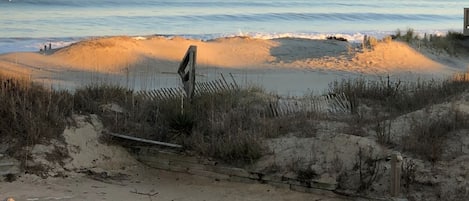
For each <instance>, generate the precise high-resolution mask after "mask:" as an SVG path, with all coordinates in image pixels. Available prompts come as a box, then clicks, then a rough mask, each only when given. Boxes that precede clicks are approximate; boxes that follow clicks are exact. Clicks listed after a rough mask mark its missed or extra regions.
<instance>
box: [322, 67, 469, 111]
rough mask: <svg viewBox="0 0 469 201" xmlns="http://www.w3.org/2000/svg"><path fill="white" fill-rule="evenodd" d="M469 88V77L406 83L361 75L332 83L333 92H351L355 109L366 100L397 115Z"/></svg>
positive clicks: (350, 99)
mask: <svg viewBox="0 0 469 201" xmlns="http://www.w3.org/2000/svg"><path fill="white" fill-rule="evenodd" d="M461 76H462V75H461ZM461 76H459V77H461ZM456 77H458V76H455V78H456ZM468 89H469V81H468V80H465V79H446V80H435V79H432V80H418V81H416V82H404V81H401V80H392V79H391V78H390V77H389V76H388V77H386V78H381V79H379V80H365V79H364V78H357V79H348V80H342V81H335V82H333V83H331V84H330V86H329V90H330V92H331V93H344V94H346V95H347V97H348V98H349V101H350V102H351V105H352V111H353V112H357V110H356V108H357V107H358V105H359V104H360V102H362V103H373V104H378V105H380V106H381V107H382V108H385V109H386V110H387V111H388V112H392V113H394V114H402V113H406V112H410V111H414V110H417V109H421V108H423V107H425V106H428V105H430V104H436V103H441V102H443V101H445V100H448V99H449V98H450V97H451V96H453V95H456V94H459V93H461V92H464V91H466V90H468Z"/></svg>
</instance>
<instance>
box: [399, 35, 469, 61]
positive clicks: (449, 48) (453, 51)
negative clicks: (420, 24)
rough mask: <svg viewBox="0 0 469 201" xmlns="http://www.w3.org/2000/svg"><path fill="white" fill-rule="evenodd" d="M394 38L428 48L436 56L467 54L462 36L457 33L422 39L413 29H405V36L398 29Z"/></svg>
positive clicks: (427, 36)
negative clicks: (442, 54)
mask: <svg viewBox="0 0 469 201" xmlns="http://www.w3.org/2000/svg"><path fill="white" fill-rule="evenodd" d="M394 38H395V39H396V40H401V41H405V42H407V43H409V44H411V45H418V46H419V47H420V46H424V47H427V48H430V49H432V50H434V51H435V52H436V53H438V54H441V53H443V52H446V53H448V54H449V55H451V56H459V55H458V53H462V54H465V53H467V50H466V49H467V47H466V48H464V46H463V45H462V43H463V41H464V35H463V34H462V33H459V32H454V31H448V33H447V34H446V35H444V36H439V35H432V34H425V35H424V36H423V37H419V36H418V34H416V33H415V31H414V30H413V29H407V31H406V32H405V34H404V33H402V31H401V30H399V29H398V30H397V31H396V34H395V35H394Z"/></svg>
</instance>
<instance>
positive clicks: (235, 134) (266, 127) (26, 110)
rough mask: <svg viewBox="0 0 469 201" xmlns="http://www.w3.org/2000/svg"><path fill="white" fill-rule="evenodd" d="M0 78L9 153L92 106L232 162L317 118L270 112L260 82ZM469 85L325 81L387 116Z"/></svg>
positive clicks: (113, 121)
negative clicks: (60, 83) (165, 92)
mask: <svg viewBox="0 0 469 201" xmlns="http://www.w3.org/2000/svg"><path fill="white" fill-rule="evenodd" d="M0 81H1V83H2V85H1V86H0V101H1V106H0V113H1V114H2V115H1V116H0V118H2V119H1V121H0V135H1V137H2V138H3V139H7V140H6V141H5V142H6V143H8V144H9V147H10V148H9V149H8V152H9V154H11V155H16V156H17V157H19V155H18V154H22V153H20V152H17V151H16V150H21V147H27V146H32V145H34V144H36V143H41V142H47V141H49V140H50V139H60V138H61V133H62V132H63V130H64V128H65V127H66V126H68V125H69V124H70V123H72V122H73V121H72V119H73V118H71V117H72V115H73V114H84V115H87V114H96V115H98V116H99V117H100V119H101V120H102V122H103V124H104V127H105V129H106V130H108V131H111V132H115V133H121V134H126V135H132V136H136V137H141V138H146V139H152V140H159V141H164V142H172V143H178V144H182V145H184V147H185V149H186V150H188V151H191V152H195V153H197V154H199V155H203V156H208V157H213V158H216V159H218V160H220V161H224V162H227V163H231V164H239V165H241V164H247V163H252V162H254V161H256V159H258V158H259V157H261V156H262V154H263V153H264V151H265V150H264V145H263V143H262V141H263V140H264V139H266V138H272V137H278V136H282V135H286V134H291V133H303V134H301V135H304V136H313V135H314V133H315V132H316V130H315V126H314V125H315V123H314V121H317V120H324V119H317V118H319V117H318V116H315V115H311V114H306V113H301V112H299V113H293V114H291V115H285V116H280V117H275V116H272V115H269V114H268V112H267V111H266V106H268V105H269V104H270V103H271V102H269V101H271V100H272V97H273V96H272V95H271V94H269V93H266V92H264V91H263V90H262V89H259V88H242V89H239V90H226V91H219V92H209V93H208V92H207V93H200V94H197V95H196V96H195V97H194V101H193V102H192V103H189V102H187V101H185V100H184V99H181V98H170V99H165V100H159V101H155V100H151V99H145V98H143V97H141V96H138V95H136V93H134V92H133V91H131V90H128V89H126V88H123V87H118V86H112V85H100V86H87V87H83V88H79V89H77V90H76V91H75V92H74V93H70V92H68V91H55V90H51V89H46V88H44V87H43V86H40V85H36V84H34V83H32V82H31V81H30V80H26V79H14V78H10V77H6V76H0ZM468 89H469V76H467V74H459V75H457V76H455V77H454V78H453V79H448V80H419V81H416V82H403V81H399V80H392V79H391V78H389V77H387V78H383V79H381V80H365V79H355V80H342V81H336V82H333V83H331V85H330V93H336V94H340V93H344V94H345V95H346V96H347V97H348V99H349V101H350V103H351V106H352V108H351V109H352V113H357V112H358V108H359V106H360V105H363V104H366V105H370V106H372V107H378V108H381V109H383V110H384V111H385V112H387V113H389V114H392V116H398V115H400V114H404V113H407V112H411V111H415V110H418V109H421V108H424V107H426V106H429V105H432V104H436V103H441V102H444V101H447V100H450V99H451V97H453V96H456V95H457V94H460V93H462V92H464V91H467V90H468ZM352 115H353V114H352ZM360 122H362V123H363V121H360ZM365 123H366V122H365ZM357 125H358V124H357ZM360 125H362V124H360ZM436 125H437V126H438V125H439V124H436ZM383 132H384V131H383ZM407 150H412V149H411V148H408V149H407Z"/></svg>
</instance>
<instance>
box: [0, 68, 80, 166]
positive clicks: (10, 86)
mask: <svg viewBox="0 0 469 201" xmlns="http://www.w3.org/2000/svg"><path fill="white" fill-rule="evenodd" d="M0 83H1V85H0V114H1V115H0V136H1V138H2V139H4V142H7V143H8V144H9V150H8V151H7V152H8V153H9V154H10V155H12V156H14V157H17V158H21V157H23V156H22V155H21V154H23V153H22V152H21V151H19V150H22V148H23V147H27V146H32V145H34V144H37V143H41V142H42V143H45V142H48V141H49V140H50V139H53V138H54V139H60V134H61V133H62V132H63V130H64V128H65V126H66V123H67V122H66V119H67V117H69V116H71V114H72V108H73V101H72V100H73V97H72V96H71V95H70V94H69V93H68V92H66V91H54V90H49V89H46V88H44V87H42V86H40V85H36V84H33V83H32V82H31V81H30V80H27V79H18V78H11V77H6V76H4V75H0Z"/></svg>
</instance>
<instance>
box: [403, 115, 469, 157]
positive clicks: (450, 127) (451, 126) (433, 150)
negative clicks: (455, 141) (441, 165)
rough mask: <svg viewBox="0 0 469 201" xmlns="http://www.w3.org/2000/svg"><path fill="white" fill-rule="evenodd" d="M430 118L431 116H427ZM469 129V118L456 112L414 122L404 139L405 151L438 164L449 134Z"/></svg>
mask: <svg viewBox="0 0 469 201" xmlns="http://www.w3.org/2000/svg"><path fill="white" fill-rule="evenodd" d="M426 116H429V115H426ZM467 127H469V118H468V116H467V115H462V114H461V112H459V111H457V110H455V111H451V112H450V113H448V114H446V115H444V116H439V117H438V118H436V119H432V118H428V119H421V120H419V121H413V122H412V126H411V130H410V133H409V134H408V135H405V136H403V137H402V145H403V150H404V151H408V152H411V153H414V154H416V155H418V156H420V157H422V158H423V159H426V160H429V161H431V162H436V161H439V160H440V159H441V154H442V153H443V149H444V146H445V145H446V140H447V139H448V134H449V133H450V132H452V131H454V130H458V129H462V128H467Z"/></svg>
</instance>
